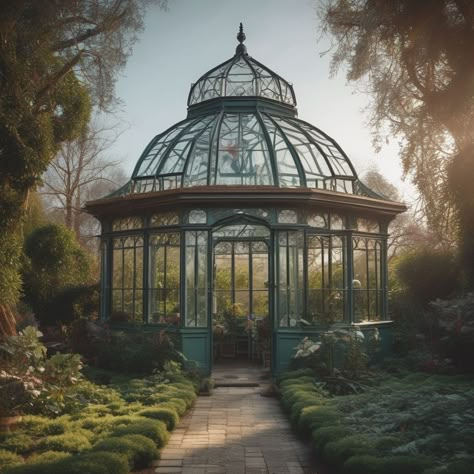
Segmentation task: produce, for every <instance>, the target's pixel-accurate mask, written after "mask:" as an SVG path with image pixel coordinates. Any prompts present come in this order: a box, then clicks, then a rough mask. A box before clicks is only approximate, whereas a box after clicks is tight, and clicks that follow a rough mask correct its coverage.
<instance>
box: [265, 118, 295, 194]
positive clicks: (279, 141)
mask: <svg viewBox="0 0 474 474" xmlns="http://www.w3.org/2000/svg"><path fill="white" fill-rule="evenodd" d="M262 117H263V121H264V123H265V126H266V127H267V132H268V134H269V135H270V140H271V143H272V146H273V150H274V153H275V160H276V165H277V170H278V178H279V182H280V186H281V187H298V186H300V185H301V182H300V175H299V173H298V168H297V167H296V163H295V160H294V158H293V156H292V154H291V152H290V150H289V148H288V146H287V144H286V142H285V140H284V138H283V136H282V134H281V133H280V131H279V130H278V128H277V127H275V125H274V124H273V122H272V121H271V120H270V119H269V118H268V116H267V115H266V114H262Z"/></svg>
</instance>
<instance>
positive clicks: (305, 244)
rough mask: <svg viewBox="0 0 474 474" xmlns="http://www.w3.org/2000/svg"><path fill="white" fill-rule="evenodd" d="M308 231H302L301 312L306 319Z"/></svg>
mask: <svg viewBox="0 0 474 474" xmlns="http://www.w3.org/2000/svg"><path fill="white" fill-rule="evenodd" d="M308 250H309V249H308V233H307V231H303V314H304V318H305V319H306V320H308V319H309V318H308V303H309V301H308V294H309V288H308V287H309V279H308Z"/></svg>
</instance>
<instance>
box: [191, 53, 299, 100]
mask: <svg viewBox="0 0 474 474" xmlns="http://www.w3.org/2000/svg"><path fill="white" fill-rule="evenodd" d="M242 96H247V97H255V96H257V97H265V98H267V99H272V100H277V101H278V102H283V103H284V104H287V105H292V106H295V105H296V100H295V95H294V92H293V87H292V86H291V85H290V84H289V83H288V82H286V81H285V80H284V79H282V78H281V77H280V76H278V75H277V74H275V73H274V72H272V71H271V70H270V69H267V68H266V67H265V66H264V65H263V64H260V63H259V62H257V61H255V60H254V59H253V58H251V57H250V56H247V55H243V54H236V55H235V56H234V57H233V58H231V59H229V60H228V61H226V62H225V63H223V64H222V65H220V66H218V67H217V68H216V69H214V70H211V71H209V72H208V73H207V74H205V75H204V76H202V77H201V78H200V79H199V80H198V81H197V82H196V84H194V85H193V86H192V87H191V92H190V94H189V100H188V105H189V106H191V105H195V104H198V103H200V102H204V101H206V100H210V99H215V98H217V97H242Z"/></svg>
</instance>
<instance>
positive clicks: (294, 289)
mask: <svg viewBox="0 0 474 474" xmlns="http://www.w3.org/2000/svg"><path fill="white" fill-rule="evenodd" d="M302 237H303V233H302V232H301V231H300V232H279V238H278V242H279V245H278V284H277V288H278V295H277V298H278V321H279V324H280V326H290V327H295V326H296V325H297V322H298V321H299V320H300V319H301V318H302V316H303V290H304V287H303V238H302Z"/></svg>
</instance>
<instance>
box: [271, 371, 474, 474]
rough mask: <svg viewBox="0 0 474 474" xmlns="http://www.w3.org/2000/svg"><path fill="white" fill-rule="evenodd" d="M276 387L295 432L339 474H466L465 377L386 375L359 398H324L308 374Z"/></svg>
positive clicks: (470, 441)
mask: <svg viewBox="0 0 474 474" xmlns="http://www.w3.org/2000/svg"><path fill="white" fill-rule="evenodd" d="M279 385H280V390H281V401H282V405H283V408H284V409H285V410H286V411H287V412H288V413H289V415H290V418H291V422H292V424H293V426H294V427H295V429H296V430H297V431H298V432H299V433H300V434H301V435H302V436H305V437H308V438H310V440H311V443H312V445H313V447H314V449H315V450H316V452H317V454H318V455H319V456H320V458H321V459H322V460H323V461H324V462H326V463H327V464H328V465H330V466H332V467H333V468H334V469H336V472H338V473H339V472H340V473H342V474H391V473H393V474H399V473H400V472H409V473H410V474H417V473H420V474H421V473H423V474H465V473H466V474H467V473H468V472H472V463H473V462H474V378H473V377H472V376H461V375H457V376H447V375H429V374H425V373H411V374H405V375H403V376H401V375H400V376H397V377H395V376H387V377H386V379H385V380H384V381H383V382H381V383H380V384H379V385H377V386H373V387H368V388H367V390H365V391H364V392H363V393H357V394H353V395H344V396H331V395H330V394H329V393H328V392H327V391H326V390H325V388H324V386H323V384H322V383H321V382H319V381H318V379H317V378H315V375H314V372H313V371H312V370H310V369H300V370H297V371H293V372H289V373H287V374H285V375H284V376H282V377H281V378H280V381H279Z"/></svg>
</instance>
